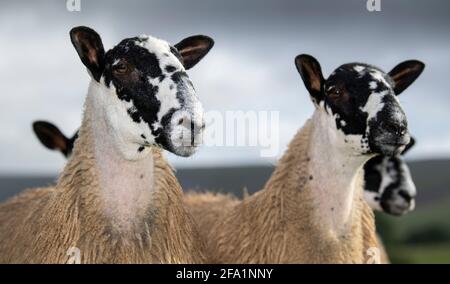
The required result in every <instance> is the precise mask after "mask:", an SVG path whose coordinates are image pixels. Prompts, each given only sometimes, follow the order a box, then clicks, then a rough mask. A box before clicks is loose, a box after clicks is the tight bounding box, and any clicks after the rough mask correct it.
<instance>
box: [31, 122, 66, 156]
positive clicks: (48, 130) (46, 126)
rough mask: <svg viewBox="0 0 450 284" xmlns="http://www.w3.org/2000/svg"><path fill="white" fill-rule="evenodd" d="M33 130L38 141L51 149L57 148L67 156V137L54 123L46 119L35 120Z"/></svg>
mask: <svg viewBox="0 0 450 284" xmlns="http://www.w3.org/2000/svg"><path fill="white" fill-rule="evenodd" d="M33 130H34V133H35V134H36V136H37V137H38V139H39V141H41V143H42V144H43V145H44V146H45V147H47V148H48V149H51V150H58V151H60V152H62V153H63V154H64V156H67V150H68V149H67V147H68V145H69V143H70V141H69V139H68V138H67V137H66V136H65V135H64V134H62V132H61V131H60V130H59V129H58V127H56V126H55V125H53V124H51V123H49V122H46V121H35V122H34V123H33Z"/></svg>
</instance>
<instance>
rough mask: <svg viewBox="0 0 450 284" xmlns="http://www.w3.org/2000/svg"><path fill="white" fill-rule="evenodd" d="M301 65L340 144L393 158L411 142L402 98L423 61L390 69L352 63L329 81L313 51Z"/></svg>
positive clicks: (297, 60)
mask: <svg viewBox="0 0 450 284" xmlns="http://www.w3.org/2000/svg"><path fill="white" fill-rule="evenodd" d="M295 64H296V67H297V70H298V72H299V73H300V75H301V77H302V79H303V82H304V84H305V86H306V88H307V89H308V91H309V93H310V96H311V99H312V101H313V103H314V105H315V107H316V109H317V110H319V111H321V112H323V113H324V114H325V116H326V117H328V124H329V128H330V129H332V131H334V132H335V134H336V135H335V136H336V137H338V140H339V141H336V142H337V143H340V144H341V145H343V147H347V148H348V147H350V149H351V151H352V153H354V154H361V155H367V154H383V155H389V156H392V155H395V154H398V153H401V152H402V151H403V150H404V149H405V147H406V145H407V144H408V143H409V141H410V136H409V133H408V122H407V119H406V115H405V113H404V111H403V109H402V108H401V106H400V103H399V101H398V99H397V97H396V96H398V95H399V94H400V93H402V92H403V91H404V90H405V89H406V88H408V87H409V86H410V85H411V84H412V83H413V82H414V81H415V80H416V79H417V77H418V76H419V75H420V74H421V73H422V71H423V69H424V64H423V63H421V62H419V61H416V60H410V61H405V62H402V63H400V64H399V65H397V66H396V67H395V68H394V69H393V70H392V71H391V72H389V73H385V72H383V71H382V70H381V69H379V68H377V67H375V66H372V65H368V64H363V63H350V64H344V65H342V66H340V67H339V68H337V69H336V70H335V71H334V72H333V73H332V74H331V75H330V76H329V77H328V78H327V79H325V78H324V77H323V75H322V70H321V66H320V64H319V62H318V61H317V60H316V59H315V58H314V57H312V56H310V55H299V56H297V57H296V58H295ZM335 146H338V145H335Z"/></svg>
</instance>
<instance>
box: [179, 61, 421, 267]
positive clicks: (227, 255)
mask: <svg viewBox="0 0 450 284" xmlns="http://www.w3.org/2000/svg"><path fill="white" fill-rule="evenodd" d="M295 63H296V67H297V70H298V71H299V73H300V75H301V77H302V79H303V82H304V84H305V86H306V88H307V90H308V91H309V93H310V96H311V99H312V101H313V104H314V106H315V111H314V114H313V115H312V118H310V119H309V120H308V121H307V122H306V123H305V125H304V126H303V128H301V130H300V131H299V132H298V133H297V134H296V135H295V137H294V138H293V140H292V141H291V142H290V144H289V147H288V149H287V150H286V152H285V153H284V155H283V156H282V158H281V159H280V161H279V163H278V165H277V166H276V169H275V171H274V173H273V174H272V176H271V177H270V179H269V180H268V182H267V183H266V185H265V186H264V188H263V189H262V190H261V191H259V192H257V193H255V194H254V195H252V196H250V197H247V198H244V199H243V200H242V201H239V200H236V199H235V198H229V197H227V196H224V195H221V194H215V195H214V194H211V193H209V194H208V196H204V195H203V194H199V193H190V194H188V195H187V196H186V198H185V201H186V204H187V205H188V206H189V208H190V209H191V212H192V213H193V215H194V217H195V220H196V221H197V223H198V225H199V228H200V232H201V234H202V235H203V236H205V239H206V240H207V251H208V255H209V257H210V260H209V261H211V262H215V263H371V262H379V261H380V260H379V259H375V260H376V261H374V260H373V259H372V256H373V255H372V254H371V252H372V251H373V250H371V248H376V247H377V246H378V242H377V239H376V234H375V225H374V215H373V211H372V210H371V208H370V207H369V206H368V205H367V203H366V202H365V201H364V200H363V190H362V189H363V185H364V181H363V171H362V170H361V169H362V167H363V165H364V163H365V162H366V161H367V160H369V159H370V158H372V157H374V156H376V155H378V154H382V155H388V156H392V155H397V154H399V153H400V152H401V151H403V150H404V149H405V147H406V145H407V144H408V143H409V140H410V136H409V133H408V129H407V119H406V115H405V114H404V112H403V110H402V109H401V106H400V103H399V102H398V100H397V98H396V96H397V95H399V94H400V93H402V92H403V91H404V90H405V89H406V88H407V87H409V86H410V85H411V84H412V83H413V82H414V81H415V80H416V79H417V77H418V76H419V75H420V74H421V72H422V71H423V69H424V64H423V63H422V62H419V61H416V60H410V61H405V62H403V63H400V64H398V65H397V66H396V67H395V68H394V69H393V70H392V71H390V72H389V73H384V72H383V71H382V70H381V69H379V68H377V67H374V66H372V65H368V64H362V63H350V64H345V65H342V66H340V67H339V68H337V69H336V70H335V71H334V72H333V73H332V74H331V75H330V76H329V77H328V79H324V77H323V76H322V71H321V67H320V64H319V62H318V61H317V60H316V59H315V58H313V57H312V56H309V55H299V56H297V57H296V59H295ZM216 205H218V206H219V207H218V208H217V207H215V206H216Z"/></svg>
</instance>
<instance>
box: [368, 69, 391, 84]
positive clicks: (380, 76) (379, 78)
mask: <svg viewBox="0 0 450 284" xmlns="http://www.w3.org/2000/svg"><path fill="white" fill-rule="evenodd" d="M370 75H372V78H373V79H374V80H375V81H378V82H380V83H382V84H384V85H385V86H390V85H389V83H388V82H387V81H386V78H385V77H384V74H383V73H382V72H381V71H378V70H375V69H374V70H371V71H370Z"/></svg>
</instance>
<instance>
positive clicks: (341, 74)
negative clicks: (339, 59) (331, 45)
mask: <svg viewBox="0 0 450 284" xmlns="http://www.w3.org/2000/svg"><path fill="white" fill-rule="evenodd" d="M356 66H361V67H364V68H365V70H364V71H363V72H358V71H356V70H355V69H354V68H355V67H356ZM370 71H378V72H381V73H382V74H384V77H385V79H386V81H387V82H389V80H390V79H389V78H388V77H387V75H386V74H385V73H384V72H383V71H381V70H380V69H378V68H377V67H374V66H371V65H367V64H362V63H351V64H345V65H342V66H340V67H339V68H338V69H336V70H335V71H334V73H333V74H332V75H330V77H329V78H328V79H327V80H326V81H325V84H324V95H323V96H320V97H322V98H323V101H324V103H325V106H328V107H329V108H330V109H331V110H332V112H333V114H336V127H337V128H338V129H340V130H342V131H343V132H344V133H345V134H346V135H363V139H366V138H367V137H366V129H367V117H368V114H367V113H365V112H364V111H362V110H361V108H363V107H364V106H365V105H366V104H367V101H368V99H369V97H370V95H371V94H372V93H381V92H383V91H391V88H390V86H386V85H385V84H383V83H382V82H379V81H377V80H376V79H375V78H374V77H373V75H372V74H371V73H370ZM371 82H376V83H377V84H376V88H374V89H371V88H370V83H371ZM318 103H320V101H319V102H318Z"/></svg>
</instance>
